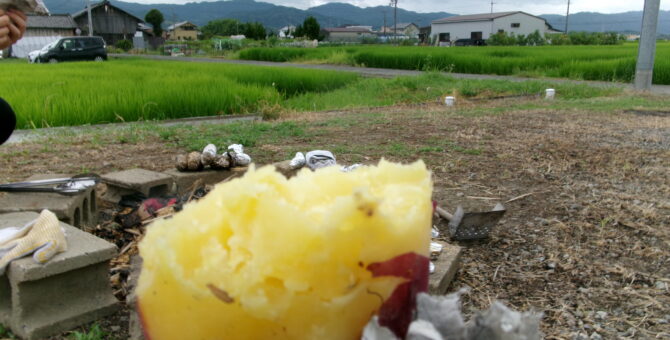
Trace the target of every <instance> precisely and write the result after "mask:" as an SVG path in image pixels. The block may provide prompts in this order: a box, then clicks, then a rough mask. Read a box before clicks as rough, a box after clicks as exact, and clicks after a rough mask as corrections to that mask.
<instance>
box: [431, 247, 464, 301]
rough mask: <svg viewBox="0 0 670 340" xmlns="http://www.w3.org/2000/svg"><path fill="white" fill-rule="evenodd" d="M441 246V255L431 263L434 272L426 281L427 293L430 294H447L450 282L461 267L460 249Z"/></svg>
mask: <svg viewBox="0 0 670 340" xmlns="http://www.w3.org/2000/svg"><path fill="white" fill-rule="evenodd" d="M438 243H440V244H442V246H443V248H442V253H440V256H439V257H438V258H437V260H435V261H433V264H434V265H435V271H434V272H433V273H432V274H430V278H429V281H428V291H429V292H430V293H431V294H437V295H444V294H447V292H448V289H449V285H450V284H451V281H453V280H454V277H455V276H456V273H457V272H458V269H459V267H460V266H461V247H459V246H455V245H451V244H448V243H444V242H438Z"/></svg>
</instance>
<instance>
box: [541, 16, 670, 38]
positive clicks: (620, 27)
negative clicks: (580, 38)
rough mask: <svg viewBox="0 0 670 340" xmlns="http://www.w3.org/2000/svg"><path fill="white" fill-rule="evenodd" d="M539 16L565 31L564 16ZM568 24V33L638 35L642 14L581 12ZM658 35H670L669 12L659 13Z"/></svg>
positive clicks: (572, 17) (571, 18) (571, 17)
mask: <svg viewBox="0 0 670 340" xmlns="http://www.w3.org/2000/svg"><path fill="white" fill-rule="evenodd" d="M540 16H541V17H543V18H545V19H546V20H547V22H549V24H551V25H552V26H553V27H554V28H556V29H559V30H561V31H562V30H564V29H565V15H555V14H545V15H540ZM568 24H569V28H568V29H569V30H570V31H588V32H630V33H639V32H640V29H641V28H642V12H641V11H638V12H625V13H615V14H602V13H593V12H581V13H575V14H570V21H569V22H568ZM658 33H659V34H669V33H670V11H661V12H660V13H659V18H658Z"/></svg>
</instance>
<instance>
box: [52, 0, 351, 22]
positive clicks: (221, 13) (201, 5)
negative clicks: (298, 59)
mask: <svg viewBox="0 0 670 340" xmlns="http://www.w3.org/2000/svg"><path fill="white" fill-rule="evenodd" d="M44 2H45V4H46V6H47V7H48V8H49V10H50V11H51V12H52V13H74V12H77V11H80V10H82V9H83V8H84V6H83V5H82V4H83V2H81V1H71V0H46V1H44ZM111 3H112V4H113V5H115V6H118V7H120V8H122V9H124V10H126V11H128V12H130V13H132V14H134V15H136V16H138V17H140V18H144V16H145V15H146V13H147V12H149V10H151V9H153V8H156V9H158V10H159V11H161V12H162V13H163V16H164V17H165V23H166V24H168V25H169V24H170V23H172V22H176V21H183V20H188V21H191V22H193V23H195V24H196V25H205V24H206V23H207V22H209V21H210V20H215V19H222V18H235V19H239V20H241V21H243V22H247V21H259V22H261V23H263V25H265V26H269V27H274V28H279V27H283V26H285V25H288V24H297V23H302V22H303V21H304V20H305V18H307V17H308V16H309V15H310V13H307V12H306V11H303V10H300V9H297V8H293V7H285V6H276V5H273V4H269V3H265V2H255V1H253V0H234V1H216V2H197V3H196V2H190V3H187V4H183V5H169V4H138V3H133V2H124V1H116V0H112V1H111ZM312 15H314V17H316V19H317V20H318V21H319V22H320V23H321V24H322V25H327V26H328V25H335V24H337V23H339V22H343V23H344V24H354V22H353V21H351V20H342V19H335V18H331V17H329V16H325V15H320V14H312Z"/></svg>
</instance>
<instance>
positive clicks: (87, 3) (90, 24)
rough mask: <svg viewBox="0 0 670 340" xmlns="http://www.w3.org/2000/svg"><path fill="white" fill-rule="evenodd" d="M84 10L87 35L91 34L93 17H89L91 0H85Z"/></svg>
mask: <svg viewBox="0 0 670 340" xmlns="http://www.w3.org/2000/svg"><path fill="white" fill-rule="evenodd" d="M86 12H88V36H89V37H92V36H93V18H91V0H86Z"/></svg>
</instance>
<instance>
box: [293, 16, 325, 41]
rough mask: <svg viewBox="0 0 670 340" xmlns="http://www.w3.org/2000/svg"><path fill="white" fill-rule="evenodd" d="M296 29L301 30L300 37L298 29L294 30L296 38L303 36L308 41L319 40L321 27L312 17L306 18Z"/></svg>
mask: <svg viewBox="0 0 670 340" xmlns="http://www.w3.org/2000/svg"><path fill="white" fill-rule="evenodd" d="M298 27H300V28H302V35H298V28H296V29H295V30H296V36H304V37H307V38H308V39H310V40H314V39H317V40H321V26H319V22H318V21H316V18H314V17H312V16H310V17H307V19H305V21H304V22H303V23H302V26H298Z"/></svg>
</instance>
